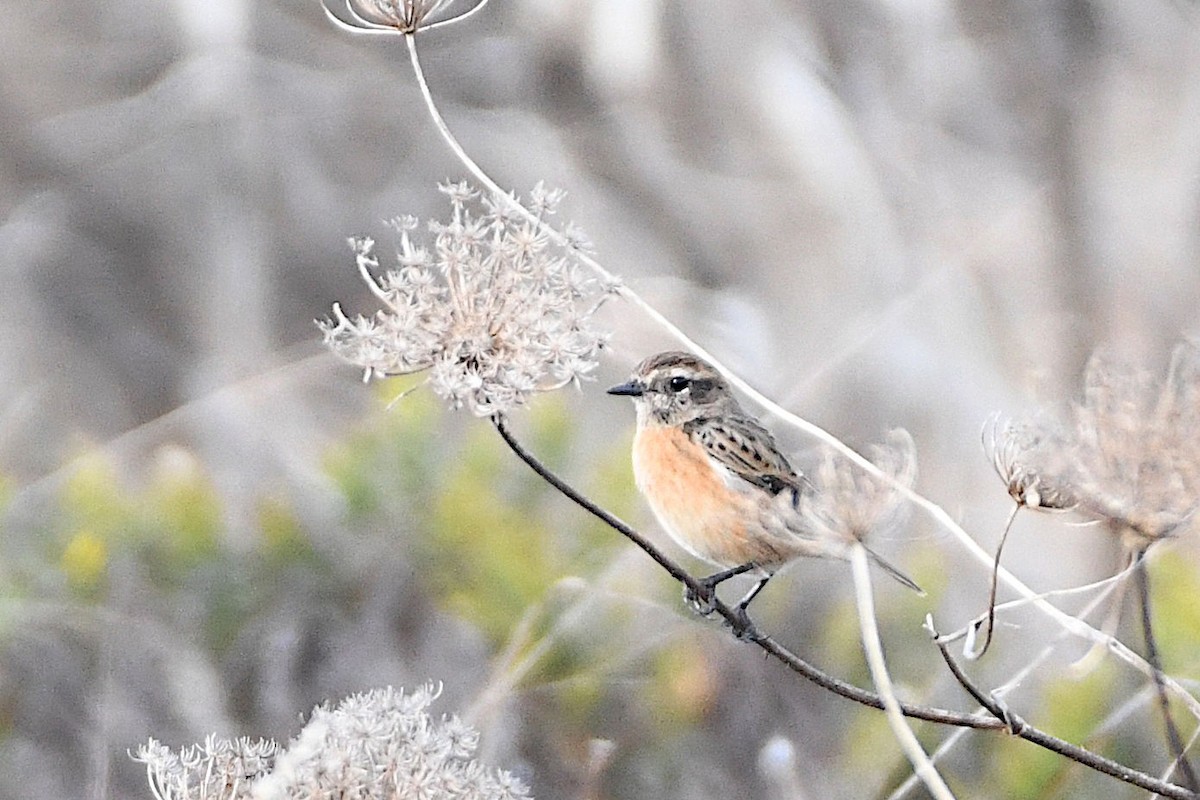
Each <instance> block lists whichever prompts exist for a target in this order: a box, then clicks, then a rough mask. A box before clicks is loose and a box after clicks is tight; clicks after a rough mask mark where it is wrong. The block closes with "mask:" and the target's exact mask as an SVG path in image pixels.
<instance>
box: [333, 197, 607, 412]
mask: <svg viewBox="0 0 1200 800" xmlns="http://www.w3.org/2000/svg"><path fill="white" fill-rule="evenodd" d="M440 188H441V190H442V191H443V192H444V193H445V194H446V195H447V196H448V197H449V198H450V204H451V216H450V220H449V221H448V222H445V223H440V222H434V223H430V225H429V229H430V231H431V232H432V235H433V242H432V246H431V247H427V246H424V245H421V244H418V243H417V242H416V241H414V231H415V230H416V228H417V221H416V220H415V219H414V218H412V217H402V218H399V219H397V220H394V221H393V223H392V224H393V227H394V228H395V229H396V230H397V231H398V233H399V237H400V247H399V253H398V263H397V266H396V267H395V268H393V269H390V270H387V271H381V269H380V265H379V260H378V258H377V257H376V256H375V242H374V241H373V240H372V239H370V238H365V237H360V238H355V239H351V240H350V243H351V246H352V247H353V248H354V251H355V258H356V261H357V264H358V269H359V273H360V274H361V275H362V278H363V280H364V281H366V283H367V285H368V286H369V287H370V288H371V291H372V292H373V293H374V294H375V295H376V297H378V298H379V300H380V301H381V302H382V303H383V309H382V310H380V311H377V312H376V313H375V314H373V315H371V316H369V317H367V316H362V315H359V316H356V317H353V318H351V317H347V316H346V315H345V314H344V313H342V310H341V307H340V306H338V305H336V304H335V305H334V306H333V318H332V319H331V320H324V321H320V322H318V323H317V324H318V325H319V326H320V328H321V330H322V332H323V333H324V336H325V343H326V344H327V345H328V346H329V347H330V348H331V349H332V350H333V352H334V353H336V354H337V355H338V356H339V357H341V358H343V359H345V360H346V361H348V362H350V363H352V364H355V365H357V366H359V367H362V368H363V370H364V379H368V380H369V379H370V378H372V377H384V376H389V375H403V374H408V373H413V372H419V371H424V370H427V371H428V378H427V380H428V383H429V385H430V386H431V387H432V388H433V390H434V391H435V392H436V393H437V394H438V395H439V396H440V397H442V398H444V399H446V400H447V401H449V402H450V404H451V405H452V406H453V407H455V408H460V407H463V406H466V407H467V408H469V409H470V410H471V411H472V412H473V413H475V414H476V415H479V416H489V415H493V414H502V413H504V412H507V411H508V410H510V409H512V408H513V407H515V406H518V405H521V404H523V403H524V402H526V401H527V400H528V399H529V397H530V396H531V395H532V394H533V393H535V392H539V391H546V390H549V389H554V388H558V387H561V386H563V385H565V384H567V383H570V382H577V381H578V380H579V379H580V378H583V377H585V376H587V375H588V374H589V373H590V372H591V371H592V370H593V369H595V367H596V365H597V360H598V356H599V351H600V349H601V348H602V347H603V345H604V341H605V338H606V337H605V336H604V335H603V334H601V333H599V332H597V331H596V330H594V329H593V328H592V327H591V316H592V314H593V312H594V311H595V310H596V308H598V307H599V305H600V304H601V303H602V302H603V301H604V299H606V298H607V297H608V296H609V295H610V294H611V293H612V292H613V290H614V288H615V287H612V286H608V285H604V284H601V283H600V282H599V281H598V280H597V279H595V278H593V277H592V276H591V274H590V273H587V272H585V271H583V270H581V269H579V268H578V267H577V266H576V265H575V263H574V261H573V259H572V257H571V252H570V251H565V250H562V249H561V248H556V247H554V246H553V245H552V243H551V242H550V240H549V239H548V237H547V236H546V235H545V234H544V233H542V232H541V230H540V228H539V226H537V225H534V224H531V223H528V222H525V221H521V220H517V219H515V218H514V217H512V216H511V215H510V214H509V213H508V211H507V210H506V209H507V207H506V204H505V203H504V202H501V201H500V200H499V199H494V198H486V197H485V198H482V199H481V198H480V197H479V193H478V192H476V191H475V190H474V189H473V188H472V187H470V186H469V185H468V184H466V183H452V184H445V185H443V186H441V187H440ZM561 197H562V194H561V192H550V191H547V190H546V189H545V188H544V187H542V185H541V184H539V185H538V186H537V187H535V189H534V191H533V193H532V197H531V204H532V205H533V207H534V208H535V209H536V210H537V213H538V214H539V217H544V216H547V215H549V214H552V213H554V210H555V207H556V205H557V204H558V202H559V200H561Z"/></svg>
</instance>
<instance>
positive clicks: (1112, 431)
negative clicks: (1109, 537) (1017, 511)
mask: <svg viewBox="0 0 1200 800" xmlns="http://www.w3.org/2000/svg"><path fill="white" fill-rule="evenodd" d="M1073 411H1074V418H1075V431H1074V437H1073V450H1072V461H1073V469H1074V473H1075V479H1074V482H1073V483H1074V491H1075V493H1076V494H1077V495H1078V497H1079V505H1080V508H1081V509H1082V510H1084V511H1085V512H1087V513H1088V514H1090V515H1092V516H1094V517H1097V518H1099V519H1102V520H1104V521H1106V522H1107V523H1108V524H1109V526H1110V527H1111V528H1112V529H1113V530H1114V531H1116V532H1117V533H1119V534H1120V535H1121V536H1122V537H1123V538H1125V539H1126V541H1127V542H1128V543H1129V544H1130V545H1131V546H1132V547H1134V548H1135V549H1144V548H1145V547H1146V546H1147V545H1149V544H1150V543H1152V542H1154V541H1157V540H1158V539H1162V538H1164V537H1168V536H1176V535H1179V534H1181V533H1182V532H1184V531H1185V530H1187V529H1190V528H1191V527H1192V526H1193V525H1194V522H1195V517H1196V510H1197V506H1198V504H1200V354H1198V353H1197V349H1196V347H1194V346H1192V345H1181V346H1179V347H1178V348H1176V350H1175V352H1174V353H1173V355H1172V358H1171V364H1170V367H1169V369H1168V372H1167V376H1166V379H1165V380H1161V381H1160V380H1157V379H1155V378H1154V376H1152V375H1151V374H1149V373H1148V372H1145V371H1141V370H1134V369H1131V368H1129V367H1125V366H1122V365H1118V364H1116V363H1114V362H1112V361H1111V360H1110V359H1107V358H1105V357H1103V356H1096V357H1093V359H1092V360H1091V362H1090V363H1089V365H1088V370H1087V375H1086V379H1085V383H1084V393H1083V399H1082V400H1081V401H1080V402H1079V403H1078V404H1077V405H1076V406H1075V408H1074V409H1073Z"/></svg>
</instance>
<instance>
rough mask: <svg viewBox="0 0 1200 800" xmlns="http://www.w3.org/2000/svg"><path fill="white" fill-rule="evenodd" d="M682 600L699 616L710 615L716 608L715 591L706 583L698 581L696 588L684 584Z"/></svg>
mask: <svg viewBox="0 0 1200 800" xmlns="http://www.w3.org/2000/svg"><path fill="white" fill-rule="evenodd" d="M683 602H684V603H685V604H686V605H687V607H688V608H690V609H692V610H693V611H695V612H696V613H697V614H699V615H700V616H702V617H710V616H712V613H713V612H714V611H716V610H717V593H716V591H715V590H714V589H713V587H711V586H709V585H708V584H706V583H700V585H699V589H698V590H697V589H693V588H692V587H691V586H684V587H683Z"/></svg>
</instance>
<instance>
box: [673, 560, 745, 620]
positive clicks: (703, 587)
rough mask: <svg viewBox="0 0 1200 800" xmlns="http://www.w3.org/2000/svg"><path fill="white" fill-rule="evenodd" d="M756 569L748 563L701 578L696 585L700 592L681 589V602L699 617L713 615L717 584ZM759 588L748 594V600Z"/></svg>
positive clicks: (686, 587) (685, 588)
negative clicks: (698, 586)
mask: <svg viewBox="0 0 1200 800" xmlns="http://www.w3.org/2000/svg"><path fill="white" fill-rule="evenodd" d="M757 568H758V565H757V564H755V563H753V562H750V563H747V564H739V565H738V566H736V567H732V568H730V569H725V570H721V571H720V572H717V573H714V574H712V575H709V576H708V577H707V578H701V579H700V580H699V581H697V583H699V584H700V591H698V592H695V591H692V588H691V587H690V586H684V587H683V602H684V603H686V604H687V605H688V606H689V607H691V608H692V609H694V610H695V611H696V613H697V614H699V615H700V616H702V617H707V616H708V615H709V614H711V613H713V608H714V604H715V602H716V599H717V592H716V590H717V584H719V583H721V582H722V581H727V580H729V579H730V578H732V577H734V576H736V575H742V574H744V573H747V572H749V571H750V570H752V569H757ZM764 583H765V581H764ZM761 588H762V586H761V585H759V586H757V587H755V589H754V591H753V592H751V594H750V598H751V599H753V597H754V595H755V594H757V593H758V590H759V589H761ZM743 602H749V600H745V601H743Z"/></svg>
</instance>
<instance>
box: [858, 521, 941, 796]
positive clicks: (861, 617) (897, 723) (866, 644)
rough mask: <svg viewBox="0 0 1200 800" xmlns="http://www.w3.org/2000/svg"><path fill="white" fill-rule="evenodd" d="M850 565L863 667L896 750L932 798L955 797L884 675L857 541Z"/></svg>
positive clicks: (867, 565)
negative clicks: (875, 694)
mask: <svg viewBox="0 0 1200 800" xmlns="http://www.w3.org/2000/svg"><path fill="white" fill-rule="evenodd" d="M850 567H851V570H852V572H853V575H854V598H855V605H856V607H857V608H858V626H859V631H860V633H861V634H862V645H863V653H864V654H865V655H866V658H867V668H868V669H870V671H871V680H872V681H873V682H874V684H875V689H876V691H878V692H879V699H880V700H882V701H883V711H884V714H886V715H887V720H888V725H889V726H890V727H891V729H892V733H893V734H894V735H895V737H896V741H897V742H899V744H900V749H901V750H902V751H903V752H904V755H905V757H907V758H908V763H910V764H912V768H913V771H914V772H915V773H916V774H917V777H919V778H920V779H921V782H922V783H924V784H925V788H927V789H928V790H929V793H930V794H931V795H932V796H933V797H934V799H935V800H955V798H954V793H953V792H951V791H950V787H949V786H947V785H946V781H945V780H943V779H942V776H941V775H940V774H939V773H938V771H937V768H936V767H934V766H933V762H932V761H930V760H929V754H928V753H926V752H925V749H924V748H923V747H921V743H920V742H919V741H918V740H917V735H916V734H915V733H913V731H912V728H910V727H908V723H907V722H905V721H904V712H903V711H902V710H901V708H900V701H899V700H897V699H896V691H895V689H894V688H893V686H892V678H891V676H890V675H888V669H887V661H886V660H885V659H884V657H883V644H882V643H881V642H880V641H879V625H878V623H877V622H876V620H875V600H874V598H873V596H872V593H871V566H870V563H869V562H868V561H867V549H866V548H865V547H863V546H862V545H861V544H859V543H857V542H856V543H855V544H854V546H853V547H851V548H850Z"/></svg>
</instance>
